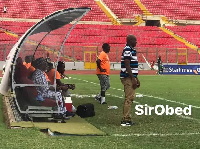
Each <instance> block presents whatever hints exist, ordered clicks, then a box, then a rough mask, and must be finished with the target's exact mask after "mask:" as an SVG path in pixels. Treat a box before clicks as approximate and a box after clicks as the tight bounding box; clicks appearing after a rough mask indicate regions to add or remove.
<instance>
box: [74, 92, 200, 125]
mask: <svg viewBox="0 0 200 149" xmlns="http://www.w3.org/2000/svg"><path fill="white" fill-rule="evenodd" d="M106 95H107V96H112V97H116V98H120V99H124V97H120V96H117V95H111V94H106ZM71 96H72V97H73V96H74V97H76V98H88V97H89V98H90V97H92V98H94V97H95V96H96V95H94V94H92V95H79V94H71ZM133 103H136V104H139V105H143V104H141V103H139V102H137V101H133ZM143 106H146V107H148V108H149V107H150V106H148V105H143ZM176 116H178V117H180V118H183V119H188V120H193V121H196V122H198V123H200V120H199V119H196V118H192V117H189V116H184V115H176Z"/></svg>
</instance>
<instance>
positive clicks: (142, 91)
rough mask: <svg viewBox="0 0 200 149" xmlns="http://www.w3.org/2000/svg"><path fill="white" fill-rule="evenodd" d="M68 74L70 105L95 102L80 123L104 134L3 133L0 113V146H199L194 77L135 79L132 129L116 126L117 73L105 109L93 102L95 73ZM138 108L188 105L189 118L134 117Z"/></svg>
mask: <svg viewBox="0 0 200 149" xmlns="http://www.w3.org/2000/svg"><path fill="white" fill-rule="evenodd" d="M69 76H70V77H71V79H65V80H63V81H64V82H65V83H74V84H76V89H75V90H73V91H71V95H72V100H73V104H74V105H75V106H76V107H77V106H78V105H80V104H84V103H92V104H94V106H95V113H96V115H95V116H94V117H89V118H85V119H86V120H87V121H88V122H89V123H91V124H92V125H94V126H95V127H97V128H98V129H100V130H101V131H103V132H105V133H106V134H107V135H106V136H60V137H50V136H47V135H45V134H44V133H42V132H40V131H38V129H37V128H29V129H7V128H6V126H5V124H4V123H3V114H1V115H0V116H1V117H0V121H1V123H0V140H1V145H0V148H61V147H65V148H83V149H86V148H87V149H88V148H96V149H97V148H99V149H100V148H108V149H111V148H124V149H128V148H130V149H135V148H146V149H155V148H158V149H160V148H200V77H199V76H180V75H179V76H178V75H177V76H175V75H160V76H157V75H154V76H146V75H143V76H139V79H140V82H141V87H140V88H139V89H137V90H136V95H137V97H136V98H135V100H134V102H133V105H132V120H133V121H134V122H135V125H134V126H131V127H122V126H120V122H121V118H122V106H123V102H124V92H123V86H122V84H121V81H120V79H119V75H111V76H110V84H111V88H110V89H109V90H108V91H107V92H106V102H107V105H100V104H99V103H98V102H97V101H95V100H94V96H95V95H96V94H97V93H99V90H100V86H99V80H98V78H97V76H96V75H69ZM137 105H146V106H148V107H155V106H156V105H163V106H164V107H165V106H166V105H168V106H169V107H173V108H177V107H181V108H185V107H188V106H189V105H191V115H184V114H182V115H177V114H173V115H166V114H165V113H164V114H163V115H156V114H155V112H153V111H152V113H151V115H150V114H148V115H145V114H143V115H136V114H135V112H136V109H135V106H137ZM108 106H118V109H108ZM1 109H2V102H1ZM66 129H67V128H66ZM77 129H78V128H77Z"/></svg>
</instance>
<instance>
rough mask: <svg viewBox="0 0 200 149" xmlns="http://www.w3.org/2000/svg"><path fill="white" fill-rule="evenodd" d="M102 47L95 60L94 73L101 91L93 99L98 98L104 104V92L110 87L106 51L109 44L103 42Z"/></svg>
mask: <svg viewBox="0 0 200 149" xmlns="http://www.w3.org/2000/svg"><path fill="white" fill-rule="evenodd" d="M102 49H103V51H102V52H101V53H100V55H99V56H98V59H97V61H96V62H97V71H96V74H97V76H98V78H99V81H100V86H101V92H100V93H99V94H98V95H97V96H96V97H95V99H96V100H98V101H99V102H100V104H106V99H105V93H106V90H108V89H109V88H110V80H109V75H110V60H109V57H108V53H109V52H110V45H109V44H108V43H104V44H103V45H102Z"/></svg>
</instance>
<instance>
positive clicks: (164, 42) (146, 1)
mask: <svg viewBox="0 0 200 149" xmlns="http://www.w3.org/2000/svg"><path fill="white" fill-rule="evenodd" d="M102 2H103V3H105V4H106V6H107V7H108V8H109V9H110V10H111V11H112V12H113V13H114V14H115V15H116V16H117V18H119V19H123V18H127V19H133V18H134V17H135V16H137V15H144V14H143V13H144V12H143V11H144V10H142V9H141V7H139V6H138V4H137V3H136V1H129V0H124V1H122V0H117V1H114V0H102ZM140 2H141V4H143V5H144V6H145V8H146V10H148V11H149V12H150V13H152V15H162V16H165V17H167V18H169V19H174V20H178V19H182V20H200V19H199V16H200V15H199V12H198V11H192V10H196V9H197V7H198V5H199V2H198V1H196V0H192V1H190V3H188V2H187V1H179V0H172V1H171V2H170V3H165V2H163V0H155V1H150V0H140ZM0 5H1V6H7V12H6V13H2V18H24V19H41V18H43V17H44V16H46V15H48V14H50V13H52V12H54V11H56V10H59V9H64V8H69V7H84V6H87V7H91V8H92V10H91V11H90V12H89V13H88V14H87V15H86V16H85V17H84V18H83V19H82V21H86V22H87V24H78V25H76V27H75V28H74V29H73V30H72V32H71V34H70V36H69V38H68V40H67V42H66V43H65V48H64V55H65V60H69V59H70V57H73V56H75V60H83V57H84V55H83V53H82V52H83V51H84V47H85V46H94V47H95V46H96V47H99V48H100V45H101V44H102V43H104V42H108V43H110V45H111V47H113V49H111V53H112V54H111V55H110V57H111V61H116V60H117V61H119V60H120V54H119V53H120V52H121V50H122V49H123V47H124V44H125V40H126V36H127V35H128V34H134V35H135V36H136V37H137V40H138V45H137V47H138V48H139V49H140V51H142V53H144V56H145V57H148V60H149V61H150V60H155V58H156V56H155V52H157V55H162V57H163V59H164V61H165V62H175V59H177V57H176V53H175V51H176V49H177V48H188V47H189V46H188V45H187V44H186V43H187V42H189V43H191V44H194V45H195V46H196V47H198V46H200V41H199V40H198V36H199V34H200V31H199V26H198V25H196V26H195V25H190V26H165V28H167V29H169V30H171V31H172V33H174V34H176V35H177V36H180V38H183V39H185V42H181V41H180V40H177V39H176V38H174V37H173V36H171V35H170V34H167V33H166V32H164V31H163V30H162V29H161V28H159V27H156V26H132V25H102V24H101V23H102V22H110V19H109V18H107V16H106V15H105V14H104V12H103V11H102V10H101V9H100V8H99V6H98V5H97V4H96V3H95V1H86V0H80V1H77V0H68V1H65V0H56V1H53V0H45V2H44V1H41V0H39V1H35V0H33V1H31V0H24V1H22V0H19V1H0ZM16 6H19V7H16ZM143 17H144V16H143ZM88 23H90V24H88ZM34 24H35V23H34V22H26V21H22V22H17V21H1V22H0V28H1V29H3V30H2V32H1V33H0V42H1V44H9V43H15V42H16V41H17V39H18V38H17V37H13V35H15V34H17V35H18V36H19V37H20V36H21V35H22V34H23V33H25V31H26V30H27V29H28V28H30V27H31V26H32V25H34ZM143 25H144V24H143ZM5 31H10V32H11V33H14V34H13V35H12V34H6V32H5ZM62 34H63V33H62V32H59V31H56V32H53V33H51V35H50V36H47V38H46V39H45V40H44V41H43V42H42V43H41V44H43V45H46V46H47V45H48V46H53V45H54V43H56V42H60V41H61V40H62V38H63V36H64V35H63V36H61V35H62ZM72 48H75V51H77V53H73V52H71V49H72ZM1 49H2V46H1ZM116 49H118V50H117V51H116ZM143 49H144V51H143ZM147 49H148V53H146V51H147ZM162 49H163V50H162ZM166 49H167V50H166ZM42 50H43V49H41V51H42ZM166 51H167V53H168V54H169V55H171V56H168V57H166ZM4 53H5V52H4ZM6 53H7V51H6ZM188 54H190V56H189V57H188V62H195V60H196V59H198V58H196V51H195V50H192V49H191V47H189V48H188ZM51 58H52V59H54V57H53V56H52V55H51ZM139 59H141V61H142V62H144V59H143V56H142V55H139Z"/></svg>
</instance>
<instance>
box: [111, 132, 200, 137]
mask: <svg viewBox="0 0 200 149" xmlns="http://www.w3.org/2000/svg"><path fill="white" fill-rule="evenodd" d="M191 135H200V132H188V133H167V134H161V133H149V134H138V133H136V134H134V133H131V134H113V135H111V136H115V137H130V136H137V137H140V136H146V137H151V136H161V137H166V136H191Z"/></svg>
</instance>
